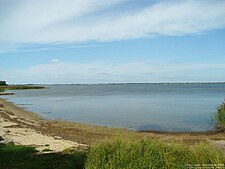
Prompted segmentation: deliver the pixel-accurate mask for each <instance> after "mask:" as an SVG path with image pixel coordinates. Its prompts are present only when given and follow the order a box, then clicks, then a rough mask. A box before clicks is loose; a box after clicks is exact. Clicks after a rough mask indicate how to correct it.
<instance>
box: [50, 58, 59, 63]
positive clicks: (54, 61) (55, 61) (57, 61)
mask: <svg viewBox="0 0 225 169" xmlns="http://www.w3.org/2000/svg"><path fill="white" fill-rule="evenodd" d="M59 62H60V60H59V59H52V63H59Z"/></svg>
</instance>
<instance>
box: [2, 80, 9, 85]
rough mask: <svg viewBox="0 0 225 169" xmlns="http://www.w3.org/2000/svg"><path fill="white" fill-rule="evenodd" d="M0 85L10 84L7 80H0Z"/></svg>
mask: <svg viewBox="0 0 225 169" xmlns="http://www.w3.org/2000/svg"><path fill="white" fill-rule="evenodd" d="M0 86H8V85H7V83H6V81H3V80H0Z"/></svg>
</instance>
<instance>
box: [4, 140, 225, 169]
mask: <svg viewBox="0 0 225 169" xmlns="http://www.w3.org/2000/svg"><path fill="white" fill-rule="evenodd" d="M224 163H225V154H224V152H222V151H220V150H217V149H215V148H212V147H211V146H209V145H208V144H206V143H200V144H198V145H195V146H193V147H188V146H186V145H184V144H181V143H169V142H162V141H152V140H137V139H135V140H122V139H116V140H112V141H104V142H101V143H96V144H93V145H92V146H91V148H90V149H89V151H88V152H87V153H86V152H83V151H77V150H71V149H67V150H65V151H63V152H61V153H47V154H40V153H37V151H36V150H35V149H34V148H33V147H26V146H17V145H14V144H0V168H1V169H83V168H86V169H148V168H153V169H154V168H155V169H163V168H168V169H170V168H171V169H182V168H187V165H189V166H195V165H198V166H199V165H224Z"/></svg>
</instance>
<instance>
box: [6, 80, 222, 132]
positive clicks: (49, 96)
mask: <svg viewBox="0 0 225 169" xmlns="http://www.w3.org/2000/svg"><path fill="white" fill-rule="evenodd" d="M48 87H49V89H44V90H23V91H14V92H15V95H13V96H4V98H8V99H9V101H12V102H15V103H16V104H17V105H19V106H21V107H26V108H27V109H28V110H31V111H34V112H37V113H38V114H39V115H41V116H42V117H44V118H46V119H64V120H69V121H76V122H83V123H88V124H97V125H103V126H110V127H123V128H129V129H135V130H143V129H144V130H147V129H151V130H152V129H154V130H175V131H205V130H211V129H212V127H211V117H212V115H213V113H214V112H215V109H216V106H217V105H218V104H219V103H221V102H222V101H223V99H224V98H225V84H120V85H50V86H48Z"/></svg>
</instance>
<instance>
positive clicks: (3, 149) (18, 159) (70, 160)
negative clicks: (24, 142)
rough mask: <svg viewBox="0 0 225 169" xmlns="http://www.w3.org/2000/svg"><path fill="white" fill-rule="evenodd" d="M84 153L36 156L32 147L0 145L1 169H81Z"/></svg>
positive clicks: (83, 163) (83, 162) (84, 159)
mask: <svg viewBox="0 0 225 169" xmlns="http://www.w3.org/2000/svg"><path fill="white" fill-rule="evenodd" d="M85 161H86V153H84V152H81V151H74V152H73V153H71V154H64V153H48V154H37V151H36V150H35V149H34V148H33V147H26V146H17V145H14V144H0V168H1V169H83V168H84V165H85Z"/></svg>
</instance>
